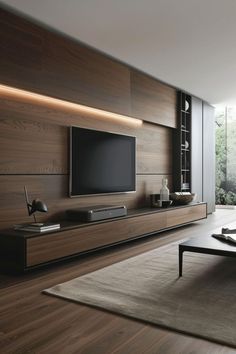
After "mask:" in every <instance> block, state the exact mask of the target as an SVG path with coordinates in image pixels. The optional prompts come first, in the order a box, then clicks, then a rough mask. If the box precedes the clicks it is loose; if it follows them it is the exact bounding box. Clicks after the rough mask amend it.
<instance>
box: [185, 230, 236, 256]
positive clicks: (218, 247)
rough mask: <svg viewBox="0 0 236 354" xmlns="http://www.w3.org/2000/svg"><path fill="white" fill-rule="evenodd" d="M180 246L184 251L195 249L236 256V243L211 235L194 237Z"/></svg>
mask: <svg viewBox="0 0 236 354" xmlns="http://www.w3.org/2000/svg"><path fill="white" fill-rule="evenodd" d="M179 246H180V248H181V249H182V250H183V251H193V252H200V253H213V252H214V253H215V254H222V255H223V254H230V253H231V256H234V254H235V257H236V243H235V244H234V243H229V242H226V241H224V240H219V239H216V238H214V237H213V236H211V235H205V236H198V237H193V238H192V239H189V240H187V241H185V242H183V243H181V244H180V245H179Z"/></svg>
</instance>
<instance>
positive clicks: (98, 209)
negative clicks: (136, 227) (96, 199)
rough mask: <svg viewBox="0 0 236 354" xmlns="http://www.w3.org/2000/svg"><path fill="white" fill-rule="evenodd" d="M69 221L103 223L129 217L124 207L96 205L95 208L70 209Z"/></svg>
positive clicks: (68, 213) (67, 212)
mask: <svg viewBox="0 0 236 354" xmlns="http://www.w3.org/2000/svg"><path fill="white" fill-rule="evenodd" d="M66 215H67V219H68V220H73V221H84V222H91V221H101V220H106V219H112V218H118V217H120V216H126V215H127V208H126V206H124V205H119V206H117V205H95V206H93V207H87V208H79V209H70V210H67V211H66Z"/></svg>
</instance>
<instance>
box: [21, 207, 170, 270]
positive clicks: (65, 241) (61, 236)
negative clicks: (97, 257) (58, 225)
mask: <svg viewBox="0 0 236 354" xmlns="http://www.w3.org/2000/svg"><path fill="white" fill-rule="evenodd" d="M165 227H166V213H165V212H161V213H153V214H148V215H141V216H137V217H132V218H126V219H120V220H117V221H114V220H113V221H106V222H104V223H101V224H96V225H88V226H87V225H86V226H85V227H80V228H77V229H73V230H67V231H62V232H56V233H53V234H45V235H39V236H36V237H32V238H28V239H27V240H26V266H27V267H29V266H33V265H36V264H40V263H43V262H48V261H52V260H55V259H58V258H61V257H66V256H70V255H73V254H76V253H80V252H84V251H87V250H90V249H94V248H97V247H102V246H105V245H108V244H113V243H115V242H119V241H123V240H127V239H129V238H132V237H136V236H139V235H144V234H148V233H152V232H155V231H158V230H162V229H164V228H165Z"/></svg>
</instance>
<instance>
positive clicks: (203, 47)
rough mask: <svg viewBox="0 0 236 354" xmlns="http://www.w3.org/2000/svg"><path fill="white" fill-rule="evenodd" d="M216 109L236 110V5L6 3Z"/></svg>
mask: <svg viewBox="0 0 236 354" xmlns="http://www.w3.org/2000/svg"><path fill="white" fill-rule="evenodd" d="M2 3H3V4H7V5H8V6H11V7H13V8H15V9H17V10H19V11H21V12H22V13H24V14H27V15H29V16H30V17H32V18H34V19H37V20H38V21H40V22H42V23H45V24H47V25H49V26H51V27H52V28H55V29H57V30H59V31H61V32H63V33H66V34H68V35H70V36H72V37H74V38H77V39H79V40H81V41H83V42H85V43H87V44H89V45H91V46H93V47H95V48H97V49H99V50H101V51H103V52H105V53H108V54H109V55H112V56H113V57H115V58H118V59H120V60H122V61H123V62H125V63H128V64H130V65H132V66H134V67H136V68H138V69H141V70H143V71H144V72H146V73H148V74H151V75H152V76H154V77H156V78H159V79H161V80H163V81H165V82H167V83H169V84H172V85H174V86H176V87H178V88H181V89H183V90H187V91H189V92H190V93H192V94H195V95H196V96H198V97H201V98H203V99H205V100H206V101H208V102H209V103H211V104H214V105H215V104H227V105H236V0H4V1H2Z"/></svg>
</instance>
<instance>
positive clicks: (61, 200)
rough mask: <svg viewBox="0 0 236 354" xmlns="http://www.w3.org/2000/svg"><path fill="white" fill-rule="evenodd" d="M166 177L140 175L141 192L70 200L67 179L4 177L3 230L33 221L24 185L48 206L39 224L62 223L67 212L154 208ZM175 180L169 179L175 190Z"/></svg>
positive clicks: (0, 184) (0, 181) (0, 196)
mask: <svg viewBox="0 0 236 354" xmlns="http://www.w3.org/2000/svg"><path fill="white" fill-rule="evenodd" d="M162 178H163V176H162V175H138V176H137V192H136V193H126V194H113V195H105V196H94V197H92V196H91V197H81V198H69V197H68V185H69V182H68V176H67V175H25V176H14V175H13V176H8V175H5V176H0V229H4V228H8V227H10V228H11V227H12V225H13V224H17V223H24V222H25V223H27V222H30V221H32V220H33V219H32V217H29V216H28V213H27V209H26V205H25V198H24V185H26V186H27V188H28V193H29V198H30V200H32V199H36V198H40V199H41V200H43V201H44V202H45V203H46V204H47V206H48V212H47V213H36V217H37V220H38V221H49V220H52V221H57V222H58V221H60V220H63V219H64V218H65V210H66V209H71V208H78V207H86V206H91V205H123V204H125V205H126V206H127V208H129V209H133V208H138V207H145V206H149V205H150V199H149V195H150V194H152V193H159V191H160V188H161V180H162ZM171 185H172V178H171V176H169V186H170V188H171Z"/></svg>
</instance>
